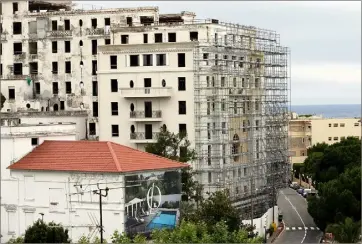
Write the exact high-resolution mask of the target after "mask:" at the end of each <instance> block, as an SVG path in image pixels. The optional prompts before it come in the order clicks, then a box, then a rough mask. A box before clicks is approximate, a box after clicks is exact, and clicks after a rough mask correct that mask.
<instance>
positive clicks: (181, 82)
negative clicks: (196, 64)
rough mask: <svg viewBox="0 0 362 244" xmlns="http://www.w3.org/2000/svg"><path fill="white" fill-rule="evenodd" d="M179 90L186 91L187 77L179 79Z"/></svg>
mask: <svg viewBox="0 0 362 244" xmlns="http://www.w3.org/2000/svg"><path fill="white" fill-rule="evenodd" d="M178 90H179V91H186V78H185V77H178Z"/></svg>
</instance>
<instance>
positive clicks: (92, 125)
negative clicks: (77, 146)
mask: <svg viewBox="0 0 362 244" xmlns="http://www.w3.org/2000/svg"><path fill="white" fill-rule="evenodd" d="M89 135H91V136H95V135H96V123H89Z"/></svg>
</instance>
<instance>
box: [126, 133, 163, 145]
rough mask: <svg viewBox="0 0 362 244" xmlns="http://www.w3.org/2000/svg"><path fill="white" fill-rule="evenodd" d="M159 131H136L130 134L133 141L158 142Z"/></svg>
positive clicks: (143, 142) (142, 142)
mask: <svg viewBox="0 0 362 244" xmlns="http://www.w3.org/2000/svg"><path fill="white" fill-rule="evenodd" d="M158 134H159V133H158V132H152V133H146V132H134V133H131V134H130V142H131V143H141V144H145V143H156V142H157V137H158Z"/></svg>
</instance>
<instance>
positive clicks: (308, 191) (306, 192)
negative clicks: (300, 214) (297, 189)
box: [303, 189, 312, 198]
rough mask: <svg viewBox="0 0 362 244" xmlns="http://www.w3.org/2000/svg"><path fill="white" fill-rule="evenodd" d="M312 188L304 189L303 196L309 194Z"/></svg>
mask: <svg viewBox="0 0 362 244" xmlns="http://www.w3.org/2000/svg"><path fill="white" fill-rule="evenodd" d="M311 192H312V189H304V192H303V197H305V198H307V196H308V194H311Z"/></svg>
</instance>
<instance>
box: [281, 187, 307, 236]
mask: <svg viewBox="0 0 362 244" xmlns="http://www.w3.org/2000/svg"><path fill="white" fill-rule="evenodd" d="M280 193H281V194H283V195H284V197H285V199H286V200H287V201H288V202H289V204H290V206H292V208H293V209H294V211H295V212H296V213H297V215H298V217H299V219H300V221H302V224H303V227H306V226H305V223H304V221H303V219H302V217H301V216H300V214H299V213H298V210H297V209H296V207H295V206H294V205H293V204H292V202H291V201H290V200H289V198H288V197H287V196H286V195H285V194H284V192H283V191H281V192H280ZM292 228H293V227H292ZM306 236H307V230H304V236H303V239H302V241H301V242H300V243H303V242H304V240H305V237H306Z"/></svg>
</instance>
